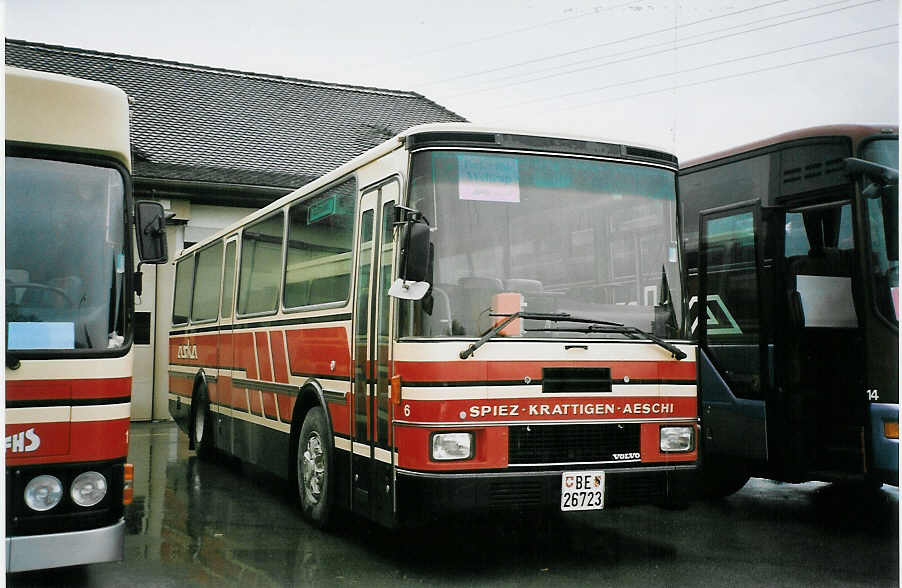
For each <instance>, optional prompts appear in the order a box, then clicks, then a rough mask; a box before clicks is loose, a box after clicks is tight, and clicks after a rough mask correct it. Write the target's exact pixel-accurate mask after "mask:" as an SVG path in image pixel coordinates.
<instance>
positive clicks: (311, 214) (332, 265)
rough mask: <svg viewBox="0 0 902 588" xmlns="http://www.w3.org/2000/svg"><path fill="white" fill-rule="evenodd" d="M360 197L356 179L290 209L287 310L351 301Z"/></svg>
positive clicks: (286, 277)
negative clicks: (355, 211) (357, 196)
mask: <svg viewBox="0 0 902 588" xmlns="http://www.w3.org/2000/svg"><path fill="white" fill-rule="evenodd" d="M356 193H357V181H356V180H355V179H354V178H350V179H348V180H346V181H344V182H342V183H340V184H337V185H335V186H332V187H331V188H327V189H326V190H324V191H323V192H321V193H320V194H317V195H316V196H314V197H313V198H310V199H309V200H305V201H304V202H301V203H299V204H296V205H294V206H292V207H291V208H290V209H289V212H288V253H287V257H286V260H285V292H284V294H283V296H284V301H283V302H284V305H285V308H298V307H301V306H309V305H313V304H327V303H331V302H344V301H346V300H347V299H348V294H349V292H350V289H351V249H352V246H353V242H354V203H355V198H354V197H355V195H356Z"/></svg>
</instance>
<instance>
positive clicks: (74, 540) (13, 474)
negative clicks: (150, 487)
mask: <svg viewBox="0 0 902 588" xmlns="http://www.w3.org/2000/svg"><path fill="white" fill-rule="evenodd" d="M128 125H129V118H128V100H127V97H126V96H125V94H124V93H123V92H122V91H121V90H119V89H118V88H115V87H113V86H108V85H106V84H100V83H96V82H90V81H86V80H80V79H75V78H70V77H65V76H60V75H54V74H47V73H39V72H32V71H27V70H21V69H15V68H7V69H6V158H5V166H6V237H5V239H6V292H5V297H6V332H5V337H6V373H5V378H6V413H5V420H6V454H5V455H6V564H7V571H10V572H18V571H24V570H33V569H38V568H52V567H60V566H71V565H78V564H86V563H93V562H103V561H115V560H119V559H121V558H122V546H123V538H124V536H125V522H124V519H123V503H124V502H128V501H129V500H130V496H131V495H130V492H131V490H130V487H129V475H130V472H129V466H128V465H127V464H126V463H125V461H126V456H127V454H128V425H129V406H130V404H129V403H130V393H131V376H132V358H133V356H132V351H131V343H132V331H133V326H132V322H133V309H134V296H133V292H134V291H135V285H136V282H135V280H134V273H133V271H132V263H133V261H132V258H133V255H132V247H133V244H132V239H131V237H130V233H129V229H130V228H131V226H132V214H133V208H134V205H133V203H132V201H131V187H130V180H129V168H130V157H129V133H128ZM137 214H138V216H139V221H140V226H141V227H143V230H142V231H141V235H142V236H141V237H139V240H138V249H139V250H140V251H141V258H142V260H144V261H145V262H154V263H156V262H161V261H164V260H165V259H164V258H165V249H163V247H164V246H163V244H162V243H163V242H162V239H161V235H162V226H163V225H162V223H163V210H162V207H161V206H160V205H159V204H155V203H139V205H138V211H137Z"/></svg>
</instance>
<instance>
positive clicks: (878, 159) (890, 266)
mask: <svg viewBox="0 0 902 588" xmlns="http://www.w3.org/2000/svg"><path fill="white" fill-rule="evenodd" d="M861 157H862V158H863V159H866V160H868V161H873V162H874V163H879V164H881V165H885V166H887V167H892V168H894V169H898V167H899V140H898V139H897V138H895V137H894V138H887V139H876V140H873V141H869V142H867V143H866V144H865V145H864V146H863V147H862V149H861ZM898 199H899V187H898V186H889V187H884V189H883V190H881V192H880V193H879V194H877V195H875V196H874V197H872V198H868V199H867V211H868V227H869V229H870V231H869V232H870V246H871V253H872V255H871V262H872V265H871V276H872V278H873V279H874V295H875V296H876V303H877V308H878V310H879V311H880V313H881V314H882V315H883V316H884V317H886V318H887V319H889V320H890V321H893V322H895V323H898V322H899V248H898V239H899V233H898V230H899V224H898V220H897V216H898V210H899V204H898Z"/></svg>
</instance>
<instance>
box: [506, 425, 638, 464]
mask: <svg viewBox="0 0 902 588" xmlns="http://www.w3.org/2000/svg"><path fill="white" fill-rule="evenodd" d="M638 452H639V424H638V423H623V424H616V425H520V426H513V427H510V428H509V437H508V463H510V464H511V465H527V464H528V465H539V464H555V463H591V462H612V461H618V460H615V459H614V454H615V453H617V454H624V453H638Z"/></svg>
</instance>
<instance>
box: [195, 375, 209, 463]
mask: <svg viewBox="0 0 902 588" xmlns="http://www.w3.org/2000/svg"><path fill="white" fill-rule="evenodd" d="M191 407H192V413H193V415H194V416H193V422H192V426H191V429H192V433H191V434H192V438H191V440H192V441H194V448H195V449H196V450H197V456H198V457H200V458H208V457H210V456H211V455H212V453H213V426H212V419H211V418H210V401H209V400H208V399H207V391H206V389H204V388H203V387H200V388H198V389H197V391H196V392H195V393H194V398H193V400H192V401H191Z"/></svg>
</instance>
